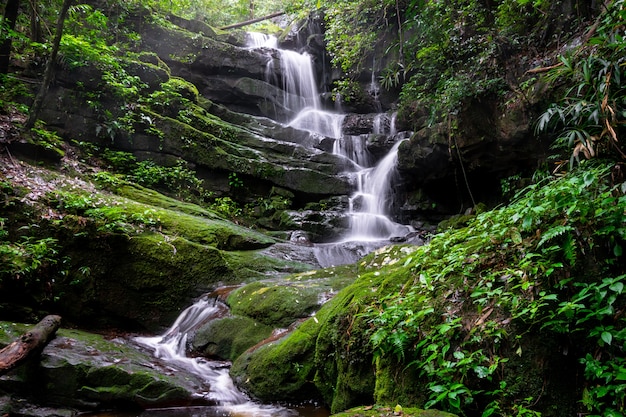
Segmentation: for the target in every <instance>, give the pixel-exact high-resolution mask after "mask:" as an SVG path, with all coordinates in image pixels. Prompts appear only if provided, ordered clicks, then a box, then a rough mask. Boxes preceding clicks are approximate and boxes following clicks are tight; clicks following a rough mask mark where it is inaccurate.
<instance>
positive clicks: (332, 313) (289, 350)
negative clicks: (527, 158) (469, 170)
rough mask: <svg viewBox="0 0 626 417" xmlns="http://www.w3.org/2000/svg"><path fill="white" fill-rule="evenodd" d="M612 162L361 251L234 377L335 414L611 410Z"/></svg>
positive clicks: (616, 295)
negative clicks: (315, 303) (423, 238)
mask: <svg viewBox="0 0 626 417" xmlns="http://www.w3.org/2000/svg"><path fill="white" fill-rule="evenodd" d="M619 169H620V168H619V167H616V166H615V165H614V164H597V165H593V164H588V165H586V166H585V167H584V168H580V169H578V170H576V171H575V172H573V173H570V174H569V175H567V176H564V177H561V178H551V179H545V180H543V181H542V182H541V183H539V184H534V185H531V186H529V187H528V188H527V189H525V190H524V191H523V192H522V193H520V194H519V195H518V197H517V199H516V200H515V201H514V202H513V203H511V204H510V205H508V206H505V207H502V208H500V209H496V210H492V211H487V212H484V213H481V214H479V215H477V216H474V217H473V218H472V219H468V225H467V226H466V227H463V228H460V229H450V230H447V231H445V232H443V233H441V234H438V235H436V236H434V237H433V238H432V240H431V241H430V243H428V244H427V245H424V246H422V247H412V248H410V249H405V250H407V252H403V251H402V250H397V249H387V250H389V251H392V250H396V252H395V253H392V252H389V256H387V255H385V252H384V251H383V252H380V253H379V254H371V255H369V256H368V257H366V258H364V260H363V261H361V262H360V263H359V266H360V267H359V274H358V278H357V279H356V280H355V282H354V283H352V284H351V285H349V286H347V287H346V288H344V289H343V290H341V291H340V292H339V293H338V294H337V295H336V296H335V297H334V298H333V299H332V300H331V301H329V302H328V303H327V304H325V305H324V306H323V307H322V308H321V309H320V310H319V311H318V312H317V313H316V314H315V316H314V317H313V318H310V319H308V320H307V321H305V322H304V323H302V324H301V325H299V326H298V327H297V328H296V329H295V330H294V331H293V332H292V333H290V334H289V335H287V336H286V337H284V338H282V339H279V340H275V341H272V342H271V343H268V344H266V345H263V346H260V347H258V348H256V349H253V350H249V351H247V352H245V353H244V354H243V355H242V356H240V357H239V358H238V359H237V360H236V361H235V363H234V365H233V369H232V374H233V375H234V377H235V379H236V381H237V382H238V383H239V384H240V385H241V386H242V387H243V388H244V389H246V390H248V391H249V392H251V393H252V394H253V395H255V396H258V397H259V398H262V399H265V400H273V401H277V400H284V399H286V398H303V397H305V396H311V393H316V394H317V395H318V396H319V397H321V398H322V399H323V401H324V402H325V403H326V404H329V405H330V406H331V410H332V411H333V412H340V411H343V410H345V409H348V408H350V407H353V406H357V405H362V404H374V403H377V404H381V405H388V406H389V405H390V406H395V404H400V405H401V406H403V407H414V406H417V407H420V408H439V409H442V410H445V411H449V412H453V413H457V414H467V415H475V414H476V415H481V414H482V413H488V414H487V415H491V414H493V415H516V413H517V414H519V413H526V414H528V415H543V416H560V415H574V414H575V413H577V412H580V410H581V408H587V409H595V410H614V409H618V408H619V407H620V404H621V401H622V398H623V394H622V391H621V388H620V386H621V382H620V381H621V380H622V378H623V372H624V369H626V368H625V367H624V365H623V359H622V355H621V344H622V343H623V339H624V329H625V328H626V327H625V322H624V320H623V319H622V313H623V309H624V305H626V299H625V298H624V291H623V290H624V284H625V280H626V275H625V273H626V270H625V269H624V262H623V249H622V248H623V247H624V245H625V244H626V223H625V222H624V218H625V217H624V215H625V214H626V197H625V196H624V183H623V182H620V181H621V180H620V178H621V177H619V176H617V177H616V173H618V172H619ZM616 170H617V171H616ZM615 178H617V179H618V181H617V182H616V181H615ZM381 256H383V258H386V259H388V261H386V262H381V261H380V259H381ZM357 415H360V414H359V413H357ZM482 415H485V414H482Z"/></svg>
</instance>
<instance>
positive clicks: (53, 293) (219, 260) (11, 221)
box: [1, 159, 310, 330]
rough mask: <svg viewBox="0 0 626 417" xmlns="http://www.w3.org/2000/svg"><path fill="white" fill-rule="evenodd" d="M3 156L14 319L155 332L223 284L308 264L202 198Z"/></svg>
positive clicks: (6, 303)
mask: <svg viewBox="0 0 626 417" xmlns="http://www.w3.org/2000/svg"><path fill="white" fill-rule="evenodd" d="M6 161H7V165H5V168H6V169H5V170H4V172H3V177H2V184H3V190H4V191H3V195H4V197H5V198H4V208H5V210H4V214H3V219H2V230H3V242H4V243H3V245H4V246H3V247H4V248H5V250H4V252H5V255H6V256H5V258H6V259H5V260H6V262H5V266H4V269H3V274H4V275H3V278H2V281H1V285H2V296H1V298H2V302H1V305H2V311H3V312H6V314H7V317H12V318H13V319H15V320H21V321H31V320H32V319H34V318H36V317H38V316H40V315H42V314H45V313H48V312H56V313H59V314H61V315H62V316H64V319H65V320H67V321H68V322H73V323H76V324H84V325H89V326H94V325H95V326H111V325H113V326H116V327H119V328H122V329H135V330H138V329H151V330H158V329H160V328H163V327H165V326H169V325H170V324H171V323H172V322H173V320H174V319H175V317H176V315H177V314H178V313H179V312H180V311H181V309H182V308H184V307H185V306H187V305H189V303H190V302H191V300H192V299H193V298H194V297H197V296H199V295H201V294H203V293H205V292H208V291H210V290H211V289H214V288H216V287H217V286H220V285H224V284H233V283H241V282H246V281H249V280H255V279H260V278H266V277H267V275H268V274H277V273H278V274H284V273H285V272H294V271H302V270H308V269H309V268H310V266H308V265H304V264H301V263H297V262H291V261H282V260H279V259H276V258H272V257H269V256H267V255H265V254H263V253H261V252H260V249H263V248H266V247H267V246H270V245H272V244H274V243H275V242H276V239H275V238H273V237H270V236H268V235H265V234H263V233H260V232H258V231H254V230H251V229H248V228H245V227H241V226H238V225H236V224H235V223H233V222H231V221H228V220H226V219H224V218H222V217H220V216H219V215H217V214H216V213H214V212H212V211H210V210H208V209H206V208H203V207H200V206H198V205H194V204H191V203H185V202H181V201H178V200H175V199H173V198H170V197H167V196H164V195H163V194H160V193H158V192H156V191H153V190H150V189H147V188H143V187H140V186H138V185H136V184H131V183H127V182H125V181H123V180H121V179H119V178H115V177H112V176H109V177H111V178H115V185H114V186H111V184H110V182H109V183H107V187H106V188H103V187H101V186H99V185H98V182H97V180H98V179H101V178H102V176H98V174H96V176H95V177H94V176H91V174H88V173H82V174H81V173H79V172H77V171H71V172H70V171H68V170H61V171H57V170H53V169H46V168H43V167H35V166H32V165H28V164H26V163H22V162H18V161H15V160H13V161H11V160H8V159H7V160H6ZM17 171H19V172H20V176H19V182H17V181H16V180H18V177H16V176H15V175H14V173H15V172H17ZM107 175H108V174H107ZM44 178H45V183H43V182H42V179H44ZM92 180H93V182H92ZM42 184H44V185H42ZM12 242H13V243H12ZM11 274H13V275H12V276H11Z"/></svg>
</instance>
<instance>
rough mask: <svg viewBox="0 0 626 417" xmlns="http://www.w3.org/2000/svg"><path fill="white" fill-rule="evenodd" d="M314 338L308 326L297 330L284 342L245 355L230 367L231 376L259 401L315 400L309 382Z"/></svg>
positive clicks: (314, 332) (312, 387) (312, 365)
mask: <svg viewBox="0 0 626 417" xmlns="http://www.w3.org/2000/svg"><path fill="white" fill-rule="evenodd" d="M315 335H316V331H315V329H314V328H311V326H300V327H298V328H297V329H295V330H294V331H293V332H292V333H291V334H290V335H289V337H288V338H287V339H281V340H278V341H276V342H271V343H269V344H267V345H264V346H261V347H260V348H258V349H256V350H255V351H254V352H253V353H250V352H245V353H244V354H242V355H241V356H239V357H238V358H237V360H235V362H234V363H233V367H232V368H231V375H232V376H233V378H235V379H236V380H237V382H238V385H239V386H241V387H242V388H243V389H245V390H247V391H249V392H252V393H253V394H254V396H255V397H258V398H259V399H261V400H262V401H275V400H284V399H287V398H289V399H291V400H292V401H297V400H310V399H311V398H312V397H315V396H316V395H315V392H316V389H315V387H314V385H313V384H312V382H311V381H312V376H313V374H314V371H315V368H314V364H313V353H314V352H313V349H314V347H315ZM287 340H288V341H287Z"/></svg>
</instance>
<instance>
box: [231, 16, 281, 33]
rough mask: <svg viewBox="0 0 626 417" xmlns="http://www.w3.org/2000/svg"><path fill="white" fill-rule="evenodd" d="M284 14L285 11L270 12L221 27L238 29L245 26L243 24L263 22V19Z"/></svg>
mask: <svg viewBox="0 0 626 417" xmlns="http://www.w3.org/2000/svg"><path fill="white" fill-rule="evenodd" d="M284 14H285V12H276V13H272V14H268V15H267V16H263V17H257V18H256V19H250V20H246V21H245V22H241V23H235V24H234V25H228V26H224V27H221V28H220V29H221V30H226V29H236V28H240V27H243V26H248V25H251V24H253V23H257V22H261V21H263V20H267V19H271V18H273V17H277V16H281V15H284Z"/></svg>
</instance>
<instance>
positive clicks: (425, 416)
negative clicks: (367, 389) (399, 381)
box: [332, 405, 455, 417]
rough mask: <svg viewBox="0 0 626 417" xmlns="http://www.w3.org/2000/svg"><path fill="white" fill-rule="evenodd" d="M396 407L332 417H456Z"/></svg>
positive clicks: (359, 409)
mask: <svg viewBox="0 0 626 417" xmlns="http://www.w3.org/2000/svg"><path fill="white" fill-rule="evenodd" d="M397 407H398V405H395V406H381V405H374V406H360V407H355V408H351V409H349V410H346V411H344V412H342V413H336V414H333V415H332V417H394V416H404V417H455V414H450V413H445V412H443V411H438V410H422V409H419V408H408V407H406V408H405V407H402V406H400V408H397Z"/></svg>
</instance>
